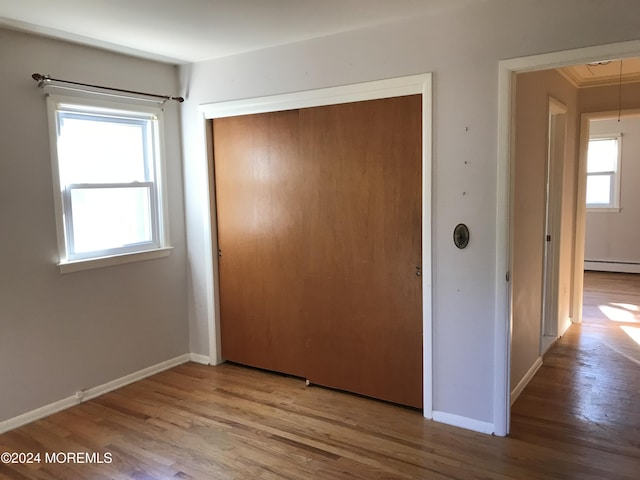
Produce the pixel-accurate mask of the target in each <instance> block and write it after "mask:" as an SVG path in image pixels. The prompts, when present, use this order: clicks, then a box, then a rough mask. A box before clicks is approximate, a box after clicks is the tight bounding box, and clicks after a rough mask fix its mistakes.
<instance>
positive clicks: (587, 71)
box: [558, 58, 640, 87]
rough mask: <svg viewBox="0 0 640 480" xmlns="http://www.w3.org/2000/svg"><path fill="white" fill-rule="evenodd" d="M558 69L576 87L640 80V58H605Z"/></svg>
mask: <svg viewBox="0 0 640 480" xmlns="http://www.w3.org/2000/svg"><path fill="white" fill-rule="evenodd" d="M558 71H559V72H560V73H561V74H562V75H563V76H564V77H565V78H567V79H568V80H569V81H570V82H571V83H573V84H574V85H575V86H576V87H601V86H604V85H617V84H619V83H633V82H640V58H625V59H624V60H603V61H601V62H593V63H589V64H587V65H573V66H571V67H564V68H559V69H558Z"/></svg>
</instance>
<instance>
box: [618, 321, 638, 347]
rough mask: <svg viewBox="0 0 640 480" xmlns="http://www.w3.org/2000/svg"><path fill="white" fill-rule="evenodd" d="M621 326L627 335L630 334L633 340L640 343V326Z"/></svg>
mask: <svg viewBox="0 0 640 480" xmlns="http://www.w3.org/2000/svg"><path fill="white" fill-rule="evenodd" d="M620 328H621V329H622V330H623V331H624V333H626V334H627V335H629V337H631V340H633V341H634V342H636V343H637V344H638V345H640V328H638V327H628V326H626V325H623V326H622V327H620Z"/></svg>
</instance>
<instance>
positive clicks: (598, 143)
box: [587, 138, 618, 173]
mask: <svg viewBox="0 0 640 480" xmlns="http://www.w3.org/2000/svg"><path fill="white" fill-rule="evenodd" d="M617 164H618V140H617V139H615V138H603V139H594V140H589V149H588V150H587V172H588V173H595V172H615V171H616V167H617Z"/></svg>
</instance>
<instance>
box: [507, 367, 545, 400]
mask: <svg viewBox="0 0 640 480" xmlns="http://www.w3.org/2000/svg"><path fill="white" fill-rule="evenodd" d="M541 366H542V357H538V358H536V361H535V362H533V365H531V368H529V370H528V371H527V373H525V374H524V377H522V380H520V381H519V382H518V385H516V388H514V389H513V390H512V391H511V405H513V404H514V402H515V401H516V400H517V399H518V397H519V396H520V394H521V393H522V391H523V390H524V389H525V387H526V386H527V385H528V384H529V382H530V381H531V379H532V378H533V376H534V375H535V374H536V373H537V372H538V370H539V369H540V367H541Z"/></svg>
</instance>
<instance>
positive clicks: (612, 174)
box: [585, 133, 623, 213]
mask: <svg viewBox="0 0 640 480" xmlns="http://www.w3.org/2000/svg"><path fill="white" fill-rule="evenodd" d="M622 137H623V135H622V133H607V134H597V135H596V134H594V135H589V140H588V142H587V163H586V178H587V180H586V192H585V195H586V198H588V196H589V195H588V192H589V190H588V185H589V177H602V176H608V177H609V178H610V183H611V190H610V195H609V203H606V204H602V203H587V202H586V200H585V203H586V210H587V212H601V213H611V212H614V213H615V212H620V210H621V207H620V176H621V172H620V170H621V166H622ZM592 140H596V141H597V140H616V145H617V147H618V149H617V150H618V155H617V157H616V164H615V170H613V171H606V172H591V173H590V172H589V160H588V156H589V153H588V152H589V143H591V141H592Z"/></svg>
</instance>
